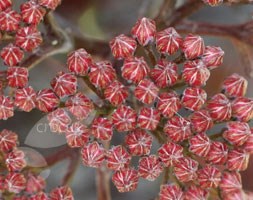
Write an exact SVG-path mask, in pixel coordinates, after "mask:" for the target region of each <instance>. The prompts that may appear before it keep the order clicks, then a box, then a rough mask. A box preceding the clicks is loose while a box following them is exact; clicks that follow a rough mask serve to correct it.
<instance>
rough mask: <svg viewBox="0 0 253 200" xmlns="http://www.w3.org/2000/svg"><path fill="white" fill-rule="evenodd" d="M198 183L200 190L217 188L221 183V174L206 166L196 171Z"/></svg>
mask: <svg viewBox="0 0 253 200" xmlns="http://www.w3.org/2000/svg"><path fill="white" fill-rule="evenodd" d="M197 174H198V179H197V180H198V182H199V184H200V187H201V188H204V189H209V188H217V187H218V186H219V184H220V181H221V172H220V170H218V169H217V168H216V167H214V166H211V165H207V166H205V167H204V168H202V169H200V170H198V172H197Z"/></svg>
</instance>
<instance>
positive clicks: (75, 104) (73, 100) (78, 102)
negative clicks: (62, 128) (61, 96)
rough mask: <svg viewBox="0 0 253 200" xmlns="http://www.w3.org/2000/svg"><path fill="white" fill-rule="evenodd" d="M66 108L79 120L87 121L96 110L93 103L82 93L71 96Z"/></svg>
mask: <svg viewBox="0 0 253 200" xmlns="http://www.w3.org/2000/svg"><path fill="white" fill-rule="evenodd" d="M65 106H66V107H67V109H68V110H69V111H70V112H71V114H72V115H74V116H75V117H76V118H77V120H82V119H86V118H87V117H88V116H89V114H90V113H91V112H92V111H93V109H94V105H93V103H92V101H91V100H90V99H89V98H88V97H86V96H85V95H84V94H82V93H81V92H78V93H76V94H75V95H74V96H71V97H70V98H69V99H68V100H67V101H66V103H65Z"/></svg>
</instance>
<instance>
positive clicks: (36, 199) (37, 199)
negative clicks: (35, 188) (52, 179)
mask: <svg viewBox="0 0 253 200" xmlns="http://www.w3.org/2000/svg"><path fill="white" fill-rule="evenodd" d="M30 200H49V198H48V196H47V194H46V193H44V192H38V193H37V194H33V195H31V197H30Z"/></svg>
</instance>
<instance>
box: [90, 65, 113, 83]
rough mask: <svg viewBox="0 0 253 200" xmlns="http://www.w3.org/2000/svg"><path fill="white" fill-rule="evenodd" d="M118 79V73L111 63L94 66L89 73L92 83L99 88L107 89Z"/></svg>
mask: <svg viewBox="0 0 253 200" xmlns="http://www.w3.org/2000/svg"><path fill="white" fill-rule="evenodd" d="M115 78H116V72H115V70H114V69H113V67H112V64H111V63H110V62H109V61H100V62H97V63H95V64H92V65H91V67H90V72H89V79H90V82H91V83H92V84H93V85H94V86H95V87H99V88H106V87H107V86H108V85H109V84H110V83H111V82H112V81H113V80H114V79H115Z"/></svg>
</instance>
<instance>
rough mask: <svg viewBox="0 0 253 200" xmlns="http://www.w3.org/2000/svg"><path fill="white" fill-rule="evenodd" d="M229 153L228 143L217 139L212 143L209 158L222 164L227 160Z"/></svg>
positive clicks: (212, 161) (215, 162)
mask: <svg viewBox="0 0 253 200" xmlns="http://www.w3.org/2000/svg"><path fill="white" fill-rule="evenodd" d="M227 155H228V147H227V145H226V144H224V143H222V142H218V141H215V142H213V143H212V144H211V147H210V151H209V153H208V155H207V159H208V161H210V162H211V163H212V164H217V165H222V164H224V163H225V162H226V161H227Z"/></svg>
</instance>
